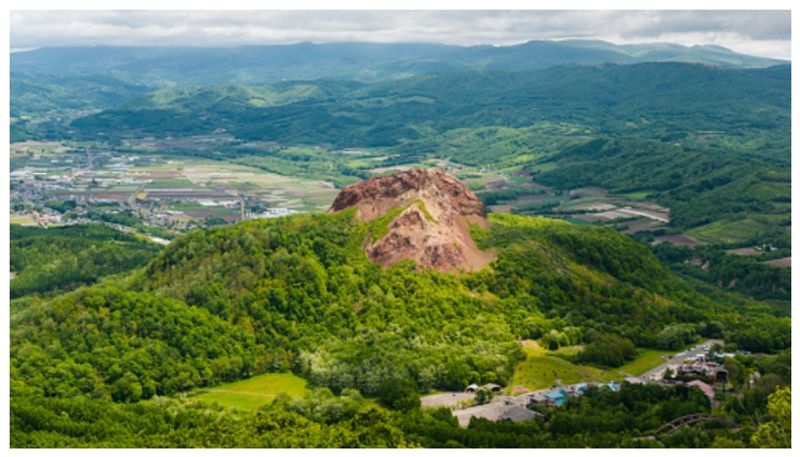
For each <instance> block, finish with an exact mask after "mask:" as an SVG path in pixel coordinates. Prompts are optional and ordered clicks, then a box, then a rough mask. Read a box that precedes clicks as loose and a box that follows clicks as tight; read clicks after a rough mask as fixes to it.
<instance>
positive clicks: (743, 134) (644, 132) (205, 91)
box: [70, 63, 790, 156]
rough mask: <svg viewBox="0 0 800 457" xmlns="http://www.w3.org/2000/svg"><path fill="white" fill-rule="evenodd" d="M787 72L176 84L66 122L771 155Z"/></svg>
mask: <svg viewBox="0 0 800 457" xmlns="http://www.w3.org/2000/svg"><path fill="white" fill-rule="evenodd" d="M789 74H790V68H789V67H788V66H784V67H776V68H771V69H768V70H726V69H721V68H716V67H709V66H704V65H696V64H685V63H643V64H635V65H598V66H561V67H553V68H549V69H545V70H540V71H531V72H459V73H447V74H438V75H429V76H419V77H412V78H406V79H402V80H396V81H386V82H379V83H374V84H370V85H366V86H363V85H351V86H346V85H342V84H341V83H339V82H328V81H314V82H298V83H292V84H286V83H283V84H281V85H278V86H254V87H253V86H248V87H239V86H219V87H216V88H208V87H204V88H198V89H195V90H191V89H189V90H187V89H178V91H179V92H172V93H171V92H170V91H159V92H156V93H155V94H153V95H150V96H147V97H145V98H142V99H139V100H136V101H130V102H128V103H125V104H124V105H120V106H118V107H116V108H115V109H108V110H105V111H103V112H100V113H98V114H94V115H90V116H85V117H81V118H78V119H76V120H75V121H73V122H72V124H71V127H70V130H72V135H73V136H75V137H78V138H81V137H85V138H97V136H98V135H102V136H103V137H107V138H115V137H119V136H121V135H124V136H132V135H155V136H167V135H177V134H180V135H192V134H203V133H208V132H211V131H213V130H215V129H225V130H226V131H228V132H230V133H232V134H233V135H235V136H237V137H239V138H243V139H252V140H270V141H278V142H281V143H285V144H293V143H305V144H333V145H335V146H339V147H358V146H393V145H399V144H401V143H410V144H411V145H413V144H414V142H415V140H417V139H419V138H420V137H421V136H425V135H430V133H431V131H433V132H434V133H443V132H446V131H449V130H453V129H458V128H474V127H480V126H487V125H491V126H506V127H524V126H529V125H531V124H534V123H537V122H544V121H548V122H563V123H570V124H576V125H580V126H585V127H586V128H588V129H589V130H588V131H589V132H590V133H591V134H595V135H598V134H599V135H603V134H607V135H612V134H613V135H625V136H630V135H638V136H642V137H645V138H650V139H660V140H662V141H682V140H691V139H692V138H693V137H694V135H695V134H696V133H697V132H702V131H720V132H726V133H729V134H731V135H732V136H733V138H734V143H733V144H734V146H737V143H741V142H746V141H749V142H751V143H752V142H764V141H765V140H763V138H764V137H769V138H770V147H769V150H768V151H767V152H766V153H767V154H770V155H775V156H777V155H783V154H785V153H786V151H788V135H787V134H786V133H785V132H787V131H788V130H787V129H788V125H789V107H790V95H789V90H788V88H789ZM410 149H412V150H413V149H415V148H413V147H410Z"/></svg>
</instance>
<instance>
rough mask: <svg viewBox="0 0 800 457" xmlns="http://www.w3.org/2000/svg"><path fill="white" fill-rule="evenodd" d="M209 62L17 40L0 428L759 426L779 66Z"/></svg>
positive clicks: (706, 51) (400, 436) (544, 439)
mask: <svg viewBox="0 0 800 457" xmlns="http://www.w3.org/2000/svg"><path fill="white" fill-rule="evenodd" d="M225 53H226V54H225V56H224V59H223V58H222V57H223V56H222V55H221V54H220V50H219V49H218V48H203V47H196V48H192V49H191V50H187V49H183V48H180V47H178V48H171V47H163V48H162V47H158V46H154V47H147V46H145V47H138V48H127V47H114V46H109V47H103V46H99V47H74V48H58V49H56V48H41V49H36V50H31V51H24V52H19V53H13V54H12V58H11V60H12V71H11V82H12V84H11V118H12V119H11V126H10V127H11V139H12V142H11V143H10V145H9V159H8V160H9V164H10V202H9V203H10V233H11V239H10V245H9V251H10V260H11V261H10V268H11V275H10V300H9V308H10V311H9V317H10V320H11V325H10V331H11V333H10V340H11V347H10V357H11V369H10V371H11V373H10V376H11V397H10V402H11V405H10V411H11V443H12V446H14V447H215V448H216V447H437V448H439V447H547V448H549V447H572V448H587V447H592V448H609V447H612V448H613V447H644V446H653V447H756V446H761V445H762V444H764V443H766V441H763V440H765V438H763V436H765V435H764V433H766V432H764V431H763V430H764V429H765V424H771V423H776V421H781V420H783V419H781V418H778V417H776V415H775V414H774V413H773V412H772V411H773V410H774V409H775V406H774V405H775V404H783V403H785V402H786V398H787V397H788V395H789V393H790V389H789V386H790V385H791V319H792V316H791V315H792V306H791V293H792V291H791V289H792V284H791V203H792V202H791V173H790V165H791V148H790V136H791V135H790V133H791V130H790V126H791V103H790V88H791V84H790V77H791V65H790V63H789V62H787V61H780V60H775V59H768V58H763V57H757V56H745V55H742V54H737V53H735V52H733V51H729V50H727V49H724V48H718V47H711V46H708V47H706V46H692V47H687V46H679V45H652V44H642V45H636V46H633V45H631V46H628V45H614V44H611V43H604V42H597V41H581V40H565V41H530V42H527V43H524V44H519V45H510V46H450V45H435V44H403V43H394V44H385V45H384V44H376V43H329V44H314V43H300V44H293V45H280V46H279V45H275V46H244V47H231V48H228V49H226V50H225ZM187 69H191V70H187ZM782 402H783V403H782ZM695 416H697V417H700V416H702V417H706V418H708V417H710V418H711V422H712V423H713V424H715V425H711V424H705V423H701V424H697V425H695V424H694V423H692V424H690V425H688V426H686V427H681V428H680V429H678V428H676V429H675V430H671V429H670V432H669V433H662V431H663V430H664V427H668V425H667V424H671V423H673V422H675V421H679V422H680V421H681V420H682V418H686V417H695ZM673 432H674V433H673ZM768 444H775V443H768ZM778 444H780V443H778Z"/></svg>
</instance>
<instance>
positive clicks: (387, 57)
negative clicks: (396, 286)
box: [11, 40, 785, 87]
mask: <svg viewBox="0 0 800 457" xmlns="http://www.w3.org/2000/svg"><path fill="white" fill-rule="evenodd" d="M670 61H671V62H691V63H703V64H708V65H715V66H721V67H730V68H759V67H768V66H771V65H776V64H780V63H785V61H781V60H776V59H768V58H763V57H756V56H749V55H744V54H738V53H735V52H733V51H731V50H729V49H725V48H722V47H719V46H692V47H686V46H681V45H675V44H665V43H662V44H640V45H615V44H612V43H608V42H603V41H586V40H584V41H580V40H565V41H530V42H527V43H523V44H518V45H511V46H486V45H483V46H447V45H438V44H424V43H423V44H414V43H407V44H403V43H396V44H379V43H328V44H314V43H297V44H291V45H272V46H242V47H237V48H203V47H110V46H98V47H54V48H42V49H36V50H31V51H26V52H15V53H13V54H12V55H11V69H12V74H13V73H19V74H23V73H24V74H31V75H42V74H54V73H57V74H61V75H73V74H83V75H86V74H95V75H106V76H110V75H115V76H116V77H119V78H120V79H121V80H123V81H126V82H129V83H135V84H146V85H149V86H152V87H158V86H169V85H184V84H220V83H225V82H237V83H246V84H252V83H269V82H275V81H281V80H298V79H317V78H341V79H356V80H362V81H374V80H379V79H394V78H397V77H398V76H411V75H420V74H429V73H442V72H447V71H460V70H468V69H473V70H512V69H513V70H536V69H542V68H546V67H550V66H554V65H564V64H589V65H591V64H598V63H607V62H613V63H624V64H630V63H637V62H670ZM12 79H14V78H13V77H12Z"/></svg>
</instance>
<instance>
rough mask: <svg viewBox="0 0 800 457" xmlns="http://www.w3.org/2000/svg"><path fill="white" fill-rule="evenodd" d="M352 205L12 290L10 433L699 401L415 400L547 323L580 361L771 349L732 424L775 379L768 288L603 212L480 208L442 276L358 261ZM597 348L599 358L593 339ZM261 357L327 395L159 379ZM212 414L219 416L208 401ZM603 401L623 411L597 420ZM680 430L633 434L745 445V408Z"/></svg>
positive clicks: (101, 441) (564, 436)
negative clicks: (654, 241) (728, 296)
mask: <svg viewBox="0 0 800 457" xmlns="http://www.w3.org/2000/svg"><path fill="white" fill-rule="evenodd" d="M353 216H354V214H353V211H352V210H348V211H344V212H342V213H339V214H335V215H323V214H314V215H297V216H292V217H286V218H279V219H273V220H261V221H250V222H244V223H239V224H236V225H232V226H223V227H216V228H210V229H203V230H197V231H193V232H191V233H190V234H188V235H186V236H183V237H180V238H178V239H177V240H175V241H174V242H173V243H171V244H170V245H169V246H168V247H167V248H165V249H164V250H163V251H161V252H160V253H158V254H156V255H155V257H154V258H153V259H152V260H151V261H150V262H148V263H147V265H146V266H145V267H143V268H140V269H137V270H134V272H133V273H132V274H130V275H128V276H127V277H124V278H118V279H113V280H106V281H104V283H103V284H101V285H95V286H88V287H82V288H80V289H78V290H76V291H74V292H70V293H67V294H64V295H60V296H58V297H54V298H49V299H42V300H37V301H26V302H24V303H22V304H20V306H17V307H16V308H15V310H14V311H13V314H12V335H11V337H12V345H11V360H12V372H11V375H12V437H13V438H12V439H13V440H14V441H13V442H14V444H15V445H18V446H33V445H35V446H62V445H66V446H112V445H113V446H120V445H130V446H264V445H267V446H350V445H353V446H355V445H359V446H416V445H423V446H437V447H438V446H498V445H501V443H502V445H503V446H505V445H507V446H534V445H535V446H551V445H552V446H567V447H574V446H586V445H593V446H638V445H643V443H641V442H639V441H635V442H634V441H631V440H632V438H635V437H636V436H639V435H638V434H640V433H644V432H645V431H646V430H649V429H651V428H653V427H654V426H655V424H656V423H658V422H659V421H664V420H669V419H671V418H675V417H679V416H681V415H684V414H687V413H688V412H696V411H704V410H705V409H707V407H708V406H707V402H705V403H704V401H701V400H703V399H704V397H702V395H700V397H697V396H696V395H699V394H698V393H696V392H687V391H672V390H669V389H666V390H663V391H662V388H661V387H652V388H651V387H648V388H646V389H645V390H644V391H641V392H639V390H637V389H642V388H640V387H635V386H629V387H626V388H625V389H624V390H623V391H622V392H621V393H619V394H614V393H603V392H598V393H597V394H596V395H595V394H590V395H586V396H585V397H584V398H582V399H581V400H580V401H578V402H577V403H576V404H574V405H572V404H571V403H570V406H568V407H567V408H565V409H563V410H553V411H549V412H548V415H547V422H546V424H545V425H543V424H541V423H538V422H533V423H529V424H528V423H526V424H509V425H504V424H502V423H497V424H494V423H483V422H481V421H477V422H473V425H471V426H470V428H468V429H466V430H463V429H460V428H458V426H457V425H454V423H453V420H454V419H452V418H447V417H446V416H447V415H449V412H445V411H439V412H437V411H430V410H422V411H420V410H418V405H419V400H418V398H419V395H421V394H423V393H425V392H429V391H432V390H436V389H452V390H461V389H463V388H464V387H465V386H466V385H467V384H469V383H473V382H480V383H486V382H496V383H499V384H506V383H507V382H508V381H509V379H510V376H511V374H512V373H513V368H514V366H515V364H516V363H517V362H518V361H519V360H520V359H521V358H522V352H521V348H520V346H519V343H518V340H519V339H521V338H526V339H542V341H544V339H545V338H546V335H548V336H550V335H552V333H553V331H555V332H556V333H564V334H566V335H569V336H570V338H572V339H573V340H575V341H574V342H573V343H584V344H586V349H585V350H584V352H583V353H581V354H579V357H580V358H581V360H582V361H584V362H586V363H590V364H596V365H598V366H614V365H618V364H620V363H622V362H623V361H624V360H626V359H627V358H629V357H630V355H631V354H633V353H635V351H636V348H659V347H664V348H670V347H680V346H682V345H684V344H686V343H690V342H692V341H694V340H696V339H697V338H700V337H718V338H719V337H721V338H724V339H725V340H726V342H729V347H730V348H731V349H733V348H737V349H743V350H751V351H753V352H758V353H762V354H776V355H774V356H768V355H763V356H759V358H751V359H746V360H743V362H742V363H743V364H750V366H751V367H752V365H753V364H754V363H760V364H764V365H766V366H767V367H768V368H762V370H763V371H762V374H763V375H764V376H763V377H762V379H765V380H768V381H769V382H770V383H771V384H768V385H766V386H765V387H764V388H763V392H764V393H762V394H760V396H757V397H753V398H752V400H750V403H749V404H748V406H744V408H745V409H744V410H739V412H735V411H734V409H731V413H730V414H732V415H733V414H739V415H740V416H741V417H742V418H744V420H743V422H745V423H751V421H750V420H749V419H747V418H749V417H750V416H749V415H751V414H754V411H762V412H763V411H766V408H767V404H768V401H767V400H768V393H769V392H771V391H773V390H774V389H775V388H777V386H781V385H788V382H789V379H790V378H789V373H790V372H789V371H788V370H789V368H788V350H789V347H790V322H789V318H788V317H784V314H783V313H782V312H780V310H778V309H776V308H774V307H772V306H770V305H767V304H760V303H757V302H751V301H749V300H748V301H743V302H741V303H740V304H739V305H738V306H736V307H731V304H730V303H724V302H721V301H718V300H716V299H715V298H714V297H709V296H707V295H704V294H701V293H699V292H697V291H696V290H695V289H694V288H692V287H690V286H689V285H687V284H686V283H685V282H684V281H682V280H681V279H679V278H678V277H676V276H675V275H674V274H673V273H671V272H670V270H668V269H667V268H665V267H664V266H662V264H661V263H660V262H659V261H658V259H657V258H656V257H655V256H654V255H653V254H652V253H651V252H650V251H649V249H648V248H647V247H645V246H644V245H641V244H639V243H637V242H636V241H634V240H632V239H631V238H629V237H626V236H624V235H621V234H618V233H617V232H615V231H613V230H611V229H605V228H599V227H591V226H577V225H574V224H569V223H566V222H561V221H556V220H551V219H546V218H536V217H527V216H512V215H505V216H499V215H498V216H493V217H492V218H491V222H492V228H491V229H489V230H486V231H481V230H478V229H475V230H474V233H473V234H474V236H475V237H476V239H478V240H479V242H480V244H481V246H482V247H484V248H485V249H493V250H496V252H497V253H498V258H497V260H496V261H495V262H494V263H493V264H492V267H491V268H489V269H483V270H480V271H477V272H475V273H469V274H461V275H452V274H446V273H439V272H436V271H430V270H418V269H416V268H415V267H414V266H413V264H410V263H401V264H398V265H396V266H394V267H391V268H389V269H382V268H381V267H380V266H378V265H375V264H372V263H371V262H369V261H368V260H367V259H366V257H365V255H364V253H363V251H362V249H361V248H360V246H361V242H362V240H363V239H364V238H365V237H366V235H367V233H368V231H369V230H373V229H374V228H373V227H372V226H371V225H370V224H364V223H361V222H358V220H357V219H356V218H355V217H353ZM734 303H735V302H734ZM617 351H618V352H617ZM615 353H618V354H619V356H618V357H619V359H618V360H617V359H615V358H614V357H610V356H609V355H610V354H615ZM765 357H766V359H765ZM770 357H771V359H770ZM767 360H773V362H772V363H771V365H770V364H769V363H767V362H766V361H767ZM781 360H783V361H784V362H780V361H781ZM751 369H752V368H751ZM270 371H293V372H295V373H297V374H299V375H301V376H303V377H305V378H306V379H308V380H309V381H310V383H311V384H312V386H314V387H315V389H317V390H315V391H314V393H313V395H323V396H325V395H327V396H328V397H325V398H328V400H326V401H325V402H320V401H318V400H317V399H315V398H313V395H312V398H308V399H307V400H297V401H288V400H287V399H285V398H278V399H276V400H275V401H274V402H273V403H272V404H271V405H270V406H268V407H264V408H262V409H261V410H259V411H258V412H256V413H255V415H256V416H255V419H253V418H251V417H249V416H248V415H247V414H248V413H244V412H241V411H238V412H235V413H228V412H225V411H220V410H215V409H213V408H212V409H204V411H206V412H205V413H204V414H200V415H198V414H197V408H199V406H198V405H195V404H192V402H191V401H188V400H181V398H180V397H179V396H176V395H177V394H180V393H181V392H187V391H189V390H191V389H192V388H196V387H203V386H211V385H215V384H218V383H220V382H225V381H230V380H235V379H242V378H246V377H249V376H251V375H254V374H257V373H262V372H270ZM741 372H742V375H743V376H744V373H746V372H747V369H746V368H745V367H744V365H743V366H742V368H741ZM771 372H774V373H775V374H774V376H772V377H768V376H766V374H769V373H771ZM742 382H746V381H742ZM765 382H766V381H765ZM318 389H322V390H318ZM320 392H322V393H320ZM324 392H328V393H327V394H325V393H324ZM626 392H631V395H634V398H640V399H639V400H636V401H639V402H642V405H644V404H648V405H649V406H648V407H647V408H646V411H645V410H642V409H641V407H636V406H634V405H633V404H631V403H628V400H625V393H626ZM748 392H749V391H748ZM331 395H333V396H331ZM362 395H363V396H365V398H367V399H375V400H377V403H375V400H370V401H366V400H363V399H362V397H361V396H362ZM753 395H755V394H754V393H753ZM187 401H188V403H187ZM302 401H307V402H309V403H308V404H307V406H305V407H304V406H302ZM652 401H655V402H656V403H655V404H653V403H652ZM659 402H664V406H663V407H661V406H658V405H660V403H659ZM327 404H330V406H324V405H327ZM610 404H619V405H621V406H620V407H619V408H622V409H619V410H618V409H615V408H609V406H608V405H610ZM668 405H669V406H668ZM625 408H628V409H627V410H626V409H625ZM631 408H632V409H631ZM704 408H705V409H704ZM731 408H733V406H731ZM578 410H580V411H581V414H582V415H584V414H585V416H584V419H581V420H582V421H588V422H586V423H589V422H591V423H594V424H595V425H594V426H595V427H597V426H599V427H602V428H601V429H597V430H596V431H597V432H598V433H597V434H593V435H591V437H590V436H589V435H587V434H586V432H585V430H584V429H581V430H577V429H576V428H575V427H574V426H573V425H572V424H573V423H574V421H575V419H574V418H573V417H572V415H574V414H575V413H574V412H573V411H578ZM726 410H727V408H726ZM584 411H586V412H584ZM590 411H596V413H591V412H590ZM626 411H628V412H626ZM630 411H639V412H637V413H636V414H644V415H646V417H648V419H646V420H645V419H644V417H645V416H642V418H641V420H639V419H634V418H632V417H631V416H630V414H631V413H630ZM657 411H660V412H657ZM228 414H234V417H236V419H235V420H229V419H223V417H228ZM592 414H596V415H597V416H598V417H597V418H592V416H591V415H592ZM608 414H619V415H620V418H621V417H625V419H623V420H622V422H619V419H612V418H608V420H606V419H599V418H600V417H601V416H604V415H608ZM652 414H656V416H650V415H652ZM595 419H597V420H595ZM740 420H741V419H740ZM105 423H113V424H114V425H113V426H110V427H108V428H106V427H103V426H102V424H105ZM426 423H427V424H429V426H420V424H426ZM269 424H273V425H269ZM276 424H286V425H285V426H280V427H278V426H277V425H276ZM559 424H563V425H559ZM600 424H603V425H600ZM219 427H222V429H219ZM239 427H243V429H241V432H236V431H235V430H239ZM271 427H272V428H271ZM275 427H278V429H280V430H282V431H281V433H277V432H274V431H275V430H278V429H276V428H275ZM341 429H345V430H347V432H346V433H344V432H341V433H340V431H341ZM134 430H148V432H147V433H139V432H136V433H134ZM270 430H273V432H270ZM292 430H294V431H292ZM694 433H695V434H692V433H689V435H688V436H684V437H682V438H681V436H682V435H678V436H671V438H670V439H671V440H672V439H674V440H675V441H659V442H657V443H649V444H658V443H660V445H667V446H669V445H689V446H691V445H702V446H706V445H711V444H712V443H713V442H715V440H734V441H735V442H736V443H742V444H743V445H744V444H748V445H753V444H754V443H753V442H752V440H751V438H752V436H751V435H752V433H754V431H753V429H752V427H750V428H746V429H741V430H740V431H739V432H737V433H732V432H727V431H725V429H721V430H717V431H714V430H706V431H702V432H694ZM697 433H699V435H697ZM234 435H235V436H238V438H231V436H234ZM681 440H684V441H681ZM547 443H550V444H547ZM723 443H728V444H730V442H728V441H723ZM717 444H720V443H719V442H718V443H717Z"/></svg>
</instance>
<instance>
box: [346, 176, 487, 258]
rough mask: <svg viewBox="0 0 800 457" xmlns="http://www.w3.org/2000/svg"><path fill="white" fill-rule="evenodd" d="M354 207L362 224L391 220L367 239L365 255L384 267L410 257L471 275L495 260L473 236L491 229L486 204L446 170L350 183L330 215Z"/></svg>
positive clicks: (381, 177) (380, 177)
mask: <svg viewBox="0 0 800 457" xmlns="http://www.w3.org/2000/svg"><path fill="white" fill-rule="evenodd" d="M351 207H355V208H356V210H357V214H358V217H359V218H360V219H361V220H363V221H372V220H375V219H378V218H382V217H385V216H389V217H390V218H391V220H389V221H388V225H387V227H386V228H387V229H388V232H386V234H385V235H383V236H381V237H380V238H379V239H377V240H373V239H368V240H366V241H365V247H364V248H365V251H366V253H367V256H368V257H369V258H370V259H371V260H372V261H373V262H377V263H379V264H381V265H383V266H389V265H392V264H394V263H396V262H399V261H400V260H405V259H412V260H414V261H415V262H416V263H417V265H418V266H421V267H429V268H436V269H438V270H441V271H458V270H463V271H473V270H476V269H478V268H481V267H482V266H484V265H486V264H487V263H489V262H490V261H491V260H492V259H493V257H494V256H493V255H492V254H491V253H488V252H484V251H481V250H480V249H478V246H477V245H476V244H475V241H474V240H473V239H472V237H471V236H470V234H469V227H470V224H477V225H478V226H480V227H482V228H487V227H488V225H489V222H488V221H487V220H486V210H485V209H484V207H483V203H482V202H481V201H480V200H479V199H478V197H476V196H475V194H474V193H472V191H470V190H469V189H468V188H467V187H466V186H465V185H464V184H462V183H461V182H460V181H459V180H458V179H456V178H455V177H453V176H451V175H449V174H447V173H446V172H445V171H444V170H442V169H439V168H435V169H430V170H425V169H421V168H413V169H411V170H408V171H403V172H400V173H395V174H393V175H389V176H379V177H374V178H370V179H367V180H365V181H361V182H359V183H356V184H352V185H350V186H347V187H345V188H344V189H343V190H342V191H341V192H340V193H339V195H338V196H337V197H336V200H334V202H333V205H332V206H331V209H330V211H332V212H337V211H342V210H344V209H347V208H351Z"/></svg>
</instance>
